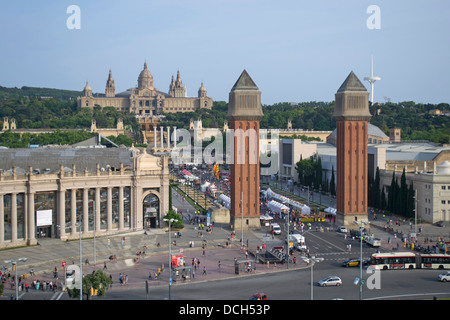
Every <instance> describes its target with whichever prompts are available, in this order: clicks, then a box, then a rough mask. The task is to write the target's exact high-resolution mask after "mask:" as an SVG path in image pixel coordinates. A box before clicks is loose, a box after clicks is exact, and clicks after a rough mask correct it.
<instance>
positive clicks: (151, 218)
mask: <svg viewBox="0 0 450 320" xmlns="http://www.w3.org/2000/svg"><path fill="white" fill-rule="evenodd" d="M143 213H144V218H143V223H144V225H143V227H144V229H146V230H148V229H150V228H159V227H160V221H159V217H160V214H159V198H158V196H157V195H155V194H153V193H150V194H148V195H147V196H146V197H145V198H144V203H143Z"/></svg>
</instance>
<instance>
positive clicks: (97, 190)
mask: <svg viewBox="0 0 450 320" xmlns="http://www.w3.org/2000/svg"><path fill="white" fill-rule="evenodd" d="M94 210H95V215H94V216H95V232H97V231H100V227H101V226H100V221H101V220H100V188H95V208H94Z"/></svg>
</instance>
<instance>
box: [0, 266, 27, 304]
mask: <svg viewBox="0 0 450 320" xmlns="http://www.w3.org/2000/svg"><path fill="white" fill-rule="evenodd" d="M25 261H27V258H19V259H17V260H13V259H11V260H5V261H4V262H5V263H11V265H13V266H14V269H15V270H16V276H15V277H14V282H15V287H16V300H19V288H18V284H17V263H18V262H25Z"/></svg>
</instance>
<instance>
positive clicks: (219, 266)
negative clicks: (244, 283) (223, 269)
mask: <svg viewBox="0 0 450 320" xmlns="http://www.w3.org/2000/svg"><path fill="white" fill-rule="evenodd" d="M218 266H219V270H220V260H219V263H218Z"/></svg>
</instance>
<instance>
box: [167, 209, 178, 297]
mask: <svg viewBox="0 0 450 320" xmlns="http://www.w3.org/2000/svg"><path fill="white" fill-rule="evenodd" d="M164 221H166V222H168V223H169V300H170V299H171V295H170V289H171V287H172V242H171V241H172V240H171V231H170V226H171V224H172V222H178V219H173V218H172V219H164Z"/></svg>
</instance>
